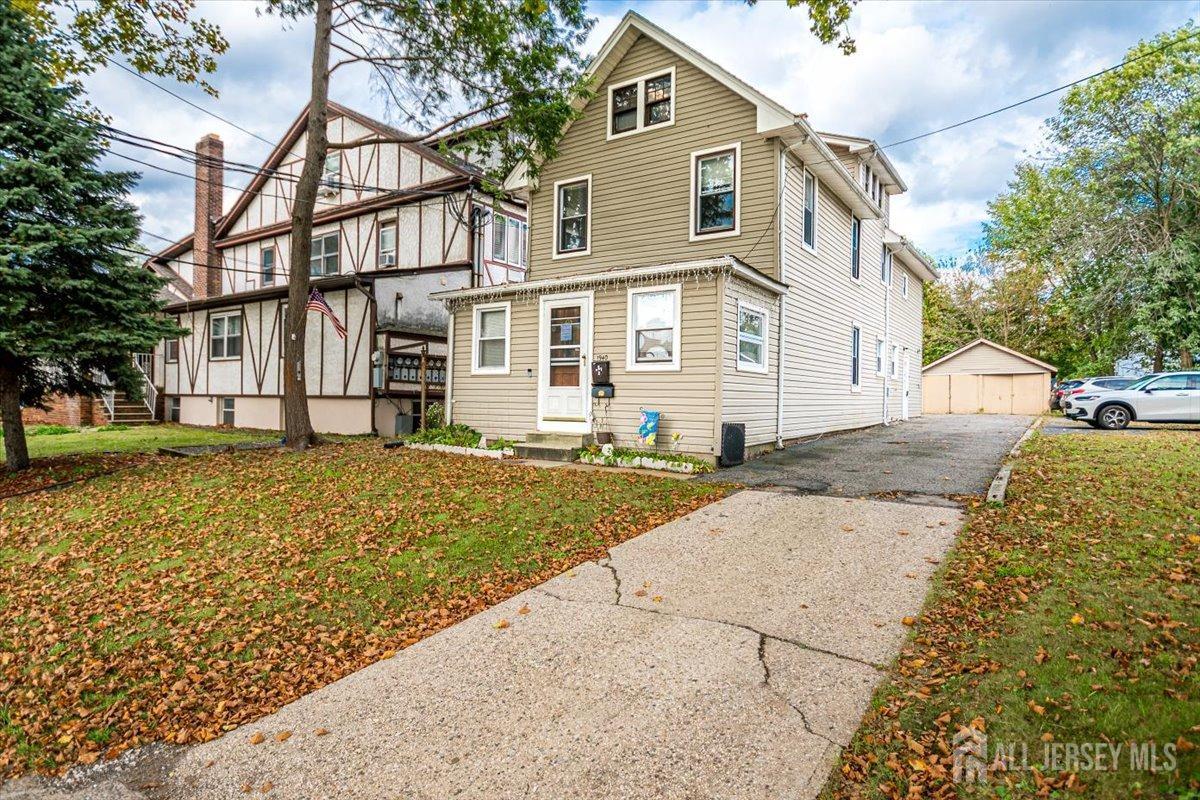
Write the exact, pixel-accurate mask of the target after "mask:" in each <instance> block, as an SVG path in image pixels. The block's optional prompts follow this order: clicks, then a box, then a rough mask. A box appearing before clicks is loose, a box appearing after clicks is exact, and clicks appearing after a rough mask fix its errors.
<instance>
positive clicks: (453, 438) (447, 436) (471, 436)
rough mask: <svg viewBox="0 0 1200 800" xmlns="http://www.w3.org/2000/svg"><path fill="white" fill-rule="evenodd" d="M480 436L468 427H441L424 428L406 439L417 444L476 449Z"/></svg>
mask: <svg viewBox="0 0 1200 800" xmlns="http://www.w3.org/2000/svg"><path fill="white" fill-rule="evenodd" d="M480 438H481V435H480V433H479V431H477V430H475V429H474V428H472V427H471V426H470V425H443V426H442V427H440V428H426V429H425V430H423V431H417V432H416V433H414V434H413V435H412V436H409V437H408V441H410V442H415V443H417V444H449V445H453V446H455V447H478V446H479V439H480Z"/></svg>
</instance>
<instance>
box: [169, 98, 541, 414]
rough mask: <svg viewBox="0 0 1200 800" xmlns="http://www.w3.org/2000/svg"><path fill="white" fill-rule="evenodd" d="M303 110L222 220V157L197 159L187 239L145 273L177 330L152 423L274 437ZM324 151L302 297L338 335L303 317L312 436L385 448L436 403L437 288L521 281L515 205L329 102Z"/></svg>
mask: <svg viewBox="0 0 1200 800" xmlns="http://www.w3.org/2000/svg"><path fill="white" fill-rule="evenodd" d="M306 123H307V109H305V110H304V111H302V112H301V113H300V115H299V116H298V117H297V118H296V120H295V122H294V123H293V124H292V125H291V127H290V128H289V129H288V131H287V133H286V134H285V135H284V137H283V139H282V140H281V141H280V142H279V144H278V145H277V146H276V147H275V149H274V150H273V151H272V153H271V154H270V156H269V157H268V158H267V160H266V162H265V163H264V164H263V166H262V167H261V168H260V169H258V170H256V171H255V174H254V177H253V178H252V180H251V181H250V183H249V185H248V186H247V187H246V189H245V190H244V191H242V192H241V193H240V195H239V196H238V197H237V199H236V201H235V202H234V203H233V205H232V206H231V207H230V208H229V209H225V208H223V195H224V189H225V188H226V186H225V166H226V164H227V163H231V162H227V161H226V160H225V153H224V146H223V143H222V142H221V140H220V139H219V138H218V137H217V136H215V135H212V134H210V135H208V136H206V137H204V138H203V139H202V140H201V141H200V142H199V143H198V145H197V147H196V153H197V156H198V158H197V167H196V183H195V186H196V193H195V227H194V231H193V233H192V234H191V235H189V236H187V237H185V238H183V239H181V240H179V241H178V242H175V243H174V244H172V245H171V246H169V247H167V248H165V249H164V250H162V251H161V252H158V253H156V254H155V255H154V256H152V257H151V258H150V259H149V261H148V266H149V267H150V268H151V269H154V270H155V271H156V272H158V273H159V274H161V275H163V276H164V277H167V278H168V284H167V286H166V288H165V289H164V291H165V292H167V293H168V302H167V305H166V307H165V312H166V313H168V314H171V315H173V316H174V317H176V318H177V319H178V320H179V323H180V325H181V326H182V327H184V328H186V329H188V331H189V333H188V335H186V336H184V337H182V338H180V339H178V340H170V341H166V342H164V343H163V344H162V346H161V347H160V348H158V350H157V351H156V353H155V354H154V358H153V366H152V369H151V370H150V372H151V373H152V378H153V384H154V386H155V388H156V390H157V392H156V393H157V395H158V397H159V398H160V399H159V402H158V406H159V408H160V412H159V413H160V414H161V416H162V417H163V418H165V419H167V420H169V421H177V422H182V423H186V424H192V425H221V424H225V425H236V426H239V427H248V428H265V429H281V428H282V426H283V416H282V415H283V403H282V369H283V361H282V344H283V336H282V328H283V313H284V311H285V310H286V300H287V282H288V263H289V246H290V235H291V221H290V214H291V201H292V198H293V197H294V195H295V186H296V181H297V178H298V176H299V173H300V169H301V166H302V161H303V156H302V154H303V152H304V137H305V126H306ZM328 132H329V139H330V141H331V142H361V145H360V146H357V147H352V148H348V149H335V150H331V151H330V154H329V157H328V158H327V159H326V162H325V172H324V175H323V177H322V183H321V189H320V191H319V193H318V197H317V207H316V211H315V213H314V217H313V223H314V227H313V244H312V250H311V253H310V258H309V260H308V263H309V270H310V276H311V277H312V285H313V286H314V287H315V288H316V289H318V290H319V291H320V292H321V293H322V294H323V295H324V297H325V299H326V301H327V302H328V303H329V305H330V306H331V307H332V308H333V310H334V313H335V314H336V315H337V317H338V319H339V321H340V322H341V323H342V324H343V325H344V326H345V328H346V329H347V334H346V336H345V338H340V337H338V336H337V335H336V334H335V330H334V327H333V325H332V323H331V322H330V320H328V319H326V318H325V317H323V316H321V315H319V314H310V316H309V319H308V326H307V336H308V341H307V342H306V364H305V371H306V377H307V385H308V389H309V409H310V413H311V417H312V422H313V426H314V428H316V430H317V431H319V432H326V433H372V432H374V433H378V434H381V435H386V436H391V435H395V434H396V433H399V432H403V431H405V430H410V429H411V428H412V427H413V426H415V425H417V424H419V422H418V420H419V416H420V414H421V413H422V409H421V407H420V398H421V385H420V379H419V378H420V363H421V359H422V357H424V359H425V368H426V373H425V374H426V381H425V383H426V385H425V398H426V401H427V402H432V401H435V400H442V399H443V398H444V387H445V375H446V364H445V357H446V352H447V346H446V330H447V327H448V325H447V322H448V314H447V312H446V310H445V308H444V306H443V304H442V303H441V302H439V301H436V300H433V299H431V297H430V295H431V294H432V293H434V292H437V291H445V290H452V289H464V288H471V287H484V286H489V285H491V284H493V283H495V282H502V281H513V280H520V279H521V278H522V277H523V275H524V271H525V267H526V253H527V251H526V248H527V230H528V226H527V222H526V214H525V207H524V204H523V203H522V202H520V201H512V200H508V199H499V198H495V197H493V196H491V195H488V194H485V193H483V192H482V190H481V186H482V175H481V172H480V171H479V170H478V169H476V168H475V167H474V166H472V165H471V164H468V163H466V162H463V161H461V160H459V159H457V158H454V157H450V156H447V155H445V154H443V153H442V152H440V151H439V150H437V149H434V148H432V147H428V146H424V145H422V144H395V143H380V142H373V141H372V139H373V138H375V139H378V138H381V137H386V136H389V135H393V134H394V133H395V131H394V129H391V128H389V127H388V126H386V125H384V124H382V123H380V122H377V121H375V120H372V119H369V118H367V117H365V116H363V115H361V114H358V113H356V112H355V111H352V110H351V109H348V108H345V107H342V106H340V105H337V104H333V103H331V104H330V112H329V121H328Z"/></svg>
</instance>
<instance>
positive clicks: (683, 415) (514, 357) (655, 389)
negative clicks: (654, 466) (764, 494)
mask: <svg viewBox="0 0 1200 800" xmlns="http://www.w3.org/2000/svg"><path fill="white" fill-rule="evenodd" d="M675 282H677V281H674V280H671V279H664V280H663V281H662V283H663V284H670V283H675ZM680 283H681V284H682V291H683V296H682V298H681V312H682V316H681V324H680V342H679V347H680V369H679V370H678V371H663V372H627V371H626V369H625V355H626V341H627V330H628V326H627V322H626V321H627V317H628V304H627V291H626V289H625V287H623V286H610V287H603V288H597V289H596V291H595V294H594V298H593V320H592V331H593V336H592V348H591V351H592V353H591V354H592V358H593V359H598V358H600V357H601V356H605V357H607V358H608V359H609V361H610V364H611V366H610V370H611V375H610V377H611V380H612V382H613V385H614V386H615V387H616V397H615V398H613V400H612V402H611V403H610V404H609V406H608V408H607V411H605V409H604V407H603V405H602V403H603V401H593V406H592V409H593V428H594V429H595V430H604V429H605V428H606V427H607V429H608V430H610V431H612V433H613V436H614V438H615V440H616V443H617V444H618V445H621V446H625V447H633V446H635V445H636V442H635V441H634V438H635V437H636V435H637V427H638V423H639V417H638V414H639V411H640V409H642V408H646V409H652V410H656V411H660V412H662V417H661V420H660V427H659V441H658V447H659V449H660V450H670V449H672V446H673V444H672V442H673V436H674V434H676V433H678V434H680V438H679V441H678V443H677V445H676V447H677V449H678V451H679V452H686V453H694V454H697V455H711V454H712V452H713V449H712V448H713V430H714V409H715V404H716V403H715V392H716V383H717V375H718V370H717V368H716V361H717V346H718V341H719V337H720V335H721V334H720V330H721V327H720V320H719V316H718V313H717V308H718V303H717V288H716V282H715V281H713V280H706V281H701V282H699V283H697V282H696V281H694V280H690V281H682V282H680ZM543 296H544V297H553V294H547V295H543ZM489 302H491V301H489ZM539 308H540V303H539V298H537V297H535V298H532V299H528V298H525V299H520V300H513V301H512V306H511V314H512V318H511V323H510V325H511V328H510V330H511V333H510V335H511V343H510V349H509V366H510V369H509V374H507V375H472V374H471V336H472V335H473V311H472V307H471V306H469V305H468V306H464V307H462V308H459V309H457V310H456V311H455V313H454V367H453V369H454V374H453V382H454V386H453V392H454V407H453V416H454V421H455V422H457V423H462V424H465V425H470V426H471V427H473V428H475V429H476V430H478V431H479V432H480V433H483V434H484V435H486V436H489V437H495V436H505V437H508V438H511V439H517V440H523V439H524V438H525V435H526V434H528V433H530V432H532V431H536V430H537V391H538V324H539V322H538V315H539ZM527 371H528V372H527ZM606 420H607V426H605V424H604V423H605V421H606Z"/></svg>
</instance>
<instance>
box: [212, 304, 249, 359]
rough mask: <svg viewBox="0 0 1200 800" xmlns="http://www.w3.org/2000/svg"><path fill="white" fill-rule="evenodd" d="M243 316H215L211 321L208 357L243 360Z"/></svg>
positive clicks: (236, 314)
mask: <svg viewBox="0 0 1200 800" xmlns="http://www.w3.org/2000/svg"><path fill="white" fill-rule="evenodd" d="M241 356H242V314H241V312H240V311H235V312H233V313H232V314H214V315H213V316H212V317H211V318H210V319H209V330H208V357H209V358H241Z"/></svg>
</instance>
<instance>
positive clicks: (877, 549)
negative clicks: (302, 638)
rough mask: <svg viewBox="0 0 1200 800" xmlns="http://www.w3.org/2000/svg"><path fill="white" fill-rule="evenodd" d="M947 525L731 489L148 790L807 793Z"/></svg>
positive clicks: (267, 723) (857, 713)
mask: <svg viewBox="0 0 1200 800" xmlns="http://www.w3.org/2000/svg"><path fill="white" fill-rule="evenodd" d="M960 524H961V516H960V513H959V512H958V511H957V510H955V509H946V508H936V507H929V506H915V505H907V504H900V503H887V502H878V501H870V500H852V499H843V498H833V497H819V496H803V497H801V496H794V495H781V494H777V493H768V492H757V491H745V492H741V493H738V494H735V495H733V496H731V497H729V498H727V499H725V500H723V501H721V502H718V503H715V504H713V505H710V506H707V507H706V508H703V509H701V510H699V511H697V512H695V513H693V514H691V515H689V516H687V517H685V518H683V519H680V520H676V521H675V522H672V523H669V524H667V525H664V526H662V527H660V528H658V529H656V530H654V531H651V532H650V533H647V534H645V535H644V536H641V537H638V538H636V539H633V540H630V541H628V542H625V543H624V544H622V545H620V546H619V547H616V548H613V550H612V551H611V553H610V558H608V559H605V560H603V561H602V562H600V563H595V562H589V563H587V564H584V565H582V566H580V567H579V568H577V569H575V570H572V571H570V572H568V573H566V574H564V575H561V576H559V577H557V578H554V579H552V580H550V581H548V582H546V583H545V584H543V585H542V586H539V587H537V588H535V589H531V590H529V591H527V592H524V593H523V594H521V595H518V596H517V597H514V598H512V599H511V600H509V601H507V602H505V603H502V604H500V605H499V606H496V607H495V608H492V609H489V610H488V611H485V612H483V613H481V614H479V615H477V616H475V617H472V618H471V619H468V620H466V621H464V622H462V623H460V624H458V625H455V626H453V627H451V628H449V629H447V630H445V631H442V632H441V633H438V634H437V635H435V636H432V637H430V638H428V639H426V640H424V641H422V642H420V643H418V644H416V645H414V646H412V647H410V648H408V649H407V650H404V651H403V652H401V653H399V654H398V655H396V656H395V657H393V658H391V659H388V660H385V661H381V662H379V663H377V664H374V665H373V666H370V667H368V668H366V669H363V670H361V671H359V672H357V673H355V674H353V675H351V676H349V677H347V678H345V679H343V680H341V681H338V682H337V683H334V684H331V685H330V686H327V687H325V688H323V689H321V690H319V691H317V692H314V693H312V694H310V695H308V696H306V697H304V698H302V699H300V700H298V701H296V702H295V703H292V704H291V705H289V706H287V707H285V708H283V709H282V710H280V711H279V712H278V713H276V714H273V715H271V716H269V717H267V718H264V719H262V720H260V721H259V722H257V723H254V724H250V725H246V726H243V727H242V728H239V729H238V730H235V731H233V732H231V733H229V734H227V735H226V736H224V737H222V738H221V739H218V740H216V741H213V742H210V743H208V744H204V745H200V746H197V747H194V748H190V749H188V750H186V751H184V752H183V754H182V756H181V757H180V758H179V760H178V761H177V762H176V764H175V766H174V769H173V770H172V771H171V773H170V777H169V779H168V780H167V783H166V786H164V787H160V788H159V789H156V790H155V796H159V795H162V796H167V797H179V798H185V797H186V798H240V797H244V796H245V794H244V793H243V787H245V786H249V787H252V791H253V792H254V794H256V795H258V794H260V793H261V792H262V787H263V785H264V784H266V783H268V782H269V783H270V784H271V788H270V791H269V794H268V796H270V797H285V798H329V797H338V798H384V797H387V798H391V797H395V798H401V797H403V798H428V799H429V800H445V798H450V797H456V796H457V797H470V798H489V799H490V798H535V797H537V798H543V797H544V798H555V799H557V798H564V797H571V798H633V797H655V798H689V799H691V798H714V799H715V798H720V799H721V800H729V799H730V798H764V800H765V799H766V798H771V799H772V800H774V799H775V798H789V799H791V798H809V797H814V796H816V794H817V793H818V792H819V790H820V788H821V786H822V784H823V782H824V780H825V778H826V776H827V774H828V771H829V769H830V768H831V767H832V765H833V764H834V762H835V759H836V757H837V755H838V752H839V749H840V747H841V746H843V745H844V744H846V743H847V742H848V741H849V740H850V737H851V736H852V735H853V733H854V730H855V729H856V728H857V726H858V722H859V720H860V718H861V716H862V713H863V711H864V710H865V708H866V704H867V702H868V700H869V698H870V695H871V691H872V689H873V688H874V686H875V684H876V682H877V681H878V680H879V677H880V672H879V670H878V668H877V665H882V664H885V663H887V662H888V661H889V660H890V659H891V658H892V657H893V656H894V654H895V653H896V652H897V650H898V648H899V646H900V643H901V642H902V640H903V638H904V636H905V628H904V626H903V625H902V624H901V619H902V618H903V617H904V616H905V615H908V614H914V613H916V612H917V610H918V609H919V608H920V606H921V602H922V598H923V596H924V594H925V591H926V588H927V582H928V578H929V576H930V574H931V573H932V572H933V570H934V569H935V568H936V566H935V565H936V563H937V561H938V560H939V559H940V558H941V557H942V554H943V553H944V552H945V551H946V549H947V548H948V547H949V545H950V544H951V542H952V541H953V538H954V535H955V533H956V532H957V530H958V528H959V526H960ZM522 609H525V612H524V613H522ZM502 619H503V620H506V621H507V623H508V625H507V627H503V626H502V627H497V623H498V622H499V621H500V620H502ZM320 728H325V729H328V731H329V733H328V734H327V735H321V736H318V735H316V733H315V731H316V730H317V729H320ZM259 731H261V732H262V733H264V734H265V736H266V741H265V742H263V743H261V744H258V745H252V744H250V738H251V737H252V736H253V735H254V734H255V733H256V732H259ZM281 731H290V732H291V737H290V738H288V739H287V740H286V741H283V742H278V741H276V740H275V738H274V736H275V734H276V733H279V732H281Z"/></svg>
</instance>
